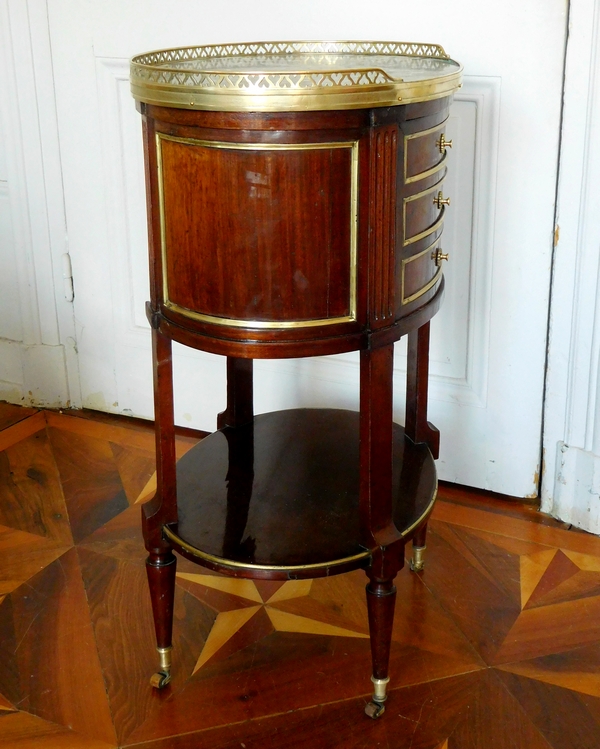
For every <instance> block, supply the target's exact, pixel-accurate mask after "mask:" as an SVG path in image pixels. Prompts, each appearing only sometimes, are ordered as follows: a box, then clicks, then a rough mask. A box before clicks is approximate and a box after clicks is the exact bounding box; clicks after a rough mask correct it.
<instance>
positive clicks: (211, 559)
mask: <svg viewBox="0 0 600 749" xmlns="http://www.w3.org/2000/svg"><path fill="white" fill-rule="evenodd" d="M437 494H438V480H437V477H436V479H435V487H434V490H433V494H432V496H431V501H430V502H429V504H428V505H427V507H426V508H425V511H424V512H423V513H422V515H421V516H420V517H419V518H418V519H417V520H415V522H414V523H412V525H409V527H408V528H406V529H405V530H404V531H403V532H402V533H400V537H401V538H405V537H406V536H409V535H410V534H411V533H412V531H414V530H415V529H416V528H418V527H419V525H421V523H422V522H423V520H424V519H425V518H427V517H428V516H429V515H430V513H431V511H432V510H433V506H434V505H435V501H436V499H437ZM162 532H163V536H164V537H165V538H166V539H167V540H168V541H171V543H173V544H174V545H175V546H176V547H177V546H179V547H180V548H181V549H183V550H184V551H185V552H187V553H188V554H190V555H191V556H194V557H197V558H198V559H202V560H204V561H205V562H208V563H209V564H213V565H218V566H219V567H228V568H230V569H239V570H247V571H252V570H266V571H273V572H275V571H277V572H286V571H289V572H292V573H293V572H306V571H310V570H322V569H325V568H328V567H342V566H345V565H348V564H353V563H354V562H360V561H362V560H364V559H370V557H371V555H372V553H373V552H372V551H369V550H368V549H365V550H364V551H361V552H359V553H358V554H353V555H352V556H349V557H343V558H342V559H332V560H331V561H329V562H315V563H312V564H286V565H283V564H282V565H278V564H250V563H249V562H236V561H235V560H233V559H224V558H223V557H218V556H216V555H215V554H209V553H208V552H207V551H202V550H201V549H197V548H196V547H195V546H192V545H191V544H189V543H188V542H187V541H184V540H183V538H181V536H178V535H177V533H175V531H173V530H172V529H171V528H170V527H169V526H168V525H163V527H162Z"/></svg>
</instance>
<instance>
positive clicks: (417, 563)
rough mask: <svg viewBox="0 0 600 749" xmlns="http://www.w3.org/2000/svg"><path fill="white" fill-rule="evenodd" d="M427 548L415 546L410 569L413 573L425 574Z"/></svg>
mask: <svg viewBox="0 0 600 749" xmlns="http://www.w3.org/2000/svg"><path fill="white" fill-rule="evenodd" d="M426 548H427V547H426V546H413V555H412V559H411V560H410V569H411V570H412V572H423V570H424V569H425V549H426Z"/></svg>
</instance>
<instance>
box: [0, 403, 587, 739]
mask: <svg viewBox="0 0 600 749" xmlns="http://www.w3.org/2000/svg"><path fill="white" fill-rule="evenodd" d="M194 442H195V439H194V438H193V437H190V436H183V437H180V438H179V439H178V450H179V452H180V454H183V453H184V452H185V451H186V450H187V449H189V448H190V447H191V446H192V445H193V444H194ZM153 471H154V454H153V437H152V432H151V430H150V429H149V428H148V427H146V426H143V425H140V424H139V423H137V422H131V423H129V422H126V421H125V422H124V421H123V420H120V421H119V420H116V419H112V418H110V417H103V416H100V415H99V416H98V417H97V418H95V419H91V418H89V417H88V418H86V417H85V415H79V416H75V415H69V414H60V413H55V412H38V411H35V410H33V409H19V408H17V407H13V406H8V405H1V404H0V666H1V670H0V716H1V717H0V748H2V749H3V748H4V747H19V748H20V747H40V748H44V749H50V748H52V749H62V748H63V747H69V748H70V747H81V748H82V749H83V748H85V749H92V748H93V749H108V748H109V747H117V746H119V747H131V746H136V747H140V749H192V748H196V747H199V748H201V749H234V747H235V748H236V749H239V748H240V747H241V748H242V749H257V748H258V747H261V749H286V748H294V747H310V748H311V749H314V748H317V749H319V748H320V747H324V748H325V749H329V748H332V749H334V748H341V749H358V748H359V747H387V748H388V749H405V748H406V749H409V748H410V749H550V747H552V749H598V747H600V538H596V537H594V536H590V535H586V534H583V533H579V532H574V531H569V530H566V529H565V528H563V527H562V526H561V525H560V524H559V523H555V522H554V521H551V520H549V519H545V518H543V517H542V516H539V515H538V514H537V513H535V512H534V511H533V510H532V509H531V508H527V507H521V506H517V505H515V504H512V503H503V502H501V501H498V500H492V499H487V498H485V497H479V498H478V497H475V498H474V499H473V498H469V496H468V495H465V493H464V492H461V491H459V490H456V489H452V488H449V487H446V488H445V489H442V491H441V501H439V502H438V504H437V508H436V510H435V513H434V517H433V520H432V522H431V532H430V535H429V540H428V551H427V562H426V564H427V568H426V570H425V572H424V573H423V574H422V575H420V576H417V575H414V574H412V573H410V572H409V571H408V569H407V568H405V569H404V570H402V572H401V573H400V575H399V577H398V579H397V587H398V604H397V611H396V621H395V626H394V634H393V647H392V664H391V673H392V682H391V687H392V689H391V693H390V697H389V701H388V705H387V710H386V713H385V715H384V716H383V717H382V718H381V719H380V720H379V721H371V720H370V719H369V718H367V717H366V716H365V715H364V714H363V707H364V704H365V702H366V701H367V700H368V696H369V693H370V686H371V685H370V682H369V674H370V655H369V642H368V639H367V615H366V606H365V597H364V584H365V576H364V573H363V572H361V571H358V572H356V573H351V574H348V575H343V576H339V577H333V578H330V579H324V580H316V581H312V582H310V581H309V582H287V583H283V584H282V583H260V582H256V583H255V582H252V581H235V580H229V579H227V578H223V577H220V576H217V575H214V574H210V573H208V572H206V571H204V570H202V569H201V568H199V567H196V566H194V565H192V564H190V563H188V562H186V561H185V560H180V562H179V567H178V570H179V576H178V587H177V597H176V607H175V650H174V678H173V683H172V686H171V687H170V688H168V689H167V690H165V691H163V692H160V693H159V692H156V691H154V690H152V689H151V688H150V686H149V684H148V678H149V676H150V674H151V673H152V672H153V671H154V668H155V651H154V642H153V631H152V620H151V614H150V603H149V597H148V593H147V590H146V580H145V570H144V557H145V554H144V549H143V545H142V540H141V535H140V530H139V507H136V504H139V503H140V502H141V501H143V499H144V498H145V497H147V495H148V493H149V492H151V485H152V475H153Z"/></svg>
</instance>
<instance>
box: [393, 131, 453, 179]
mask: <svg viewBox="0 0 600 749" xmlns="http://www.w3.org/2000/svg"><path fill="white" fill-rule="evenodd" d="M447 122H448V117H446V119H445V120H444V121H443V122H440V124H439V125H435V126H434V127H430V128H429V129H427V130H420V131H419V132H418V133H409V134H408V135H405V136H404V184H406V185H410V183H411V182H418V181H419V180H420V179H425V177H430V176H431V175H432V174H435V173H436V172H439V170H440V169H443V168H444V167H445V166H446V159H447V154H446V153H444V154H440V157H441V158H440V160H439V161H438V163H437V164H436V165H435V166H432V167H431V168H430V169H426V170H425V171H424V172H419V173H418V174H414V175H413V176H412V177H409V176H408V141H409V140H416V139H417V138H423V137H424V136H426V135H431V134H432V133H437V132H439V131H440V130H445V128H446V123H447Z"/></svg>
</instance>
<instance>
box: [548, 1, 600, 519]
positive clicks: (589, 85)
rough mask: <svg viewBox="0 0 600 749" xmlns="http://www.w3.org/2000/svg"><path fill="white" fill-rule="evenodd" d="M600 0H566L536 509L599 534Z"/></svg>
mask: <svg viewBox="0 0 600 749" xmlns="http://www.w3.org/2000/svg"><path fill="white" fill-rule="evenodd" d="M599 47H600V2H598V0H596V1H595V2H594V0H573V2H572V4H571V18H570V39H569V46H568V56H567V68H566V79H565V109H564V121H563V134H562V149H561V150H562V155H561V165H560V177H559V189H558V207H557V224H558V226H559V238H558V242H557V245H556V250H555V258H554V273H553V285H552V303H551V309H550V336H549V348H548V373H547V384H546V402H545V429H544V448H545V472H544V477H543V483H542V509H543V510H544V511H546V512H551V513H552V514H553V515H555V516H557V517H559V518H561V519H562V520H564V521H566V522H569V523H572V524H573V525H576V526H578V527H581V528H584V529H586V530H589V531H592V532H594V533H600V378H599V377H598V371H599V368H600V283H599V273H600V199H599V197H598V196H599V190H598V185H600V144H599V142H598V141H599V135H600V52H599Z"/></svg>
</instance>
